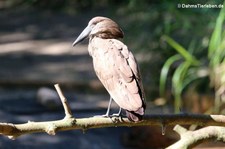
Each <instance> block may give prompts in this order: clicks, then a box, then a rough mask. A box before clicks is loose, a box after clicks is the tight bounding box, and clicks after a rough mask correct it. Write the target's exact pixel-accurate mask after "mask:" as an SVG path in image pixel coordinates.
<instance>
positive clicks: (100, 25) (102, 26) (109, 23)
mask: <svg viewBox="0 0 225 149" xmlns="http://www.w3.org/2000/svg"><path fill="white" fill-rule="evenodd" d="M87 37H90V38H93V37H100V38H104V39H109V38H116V39H118V38H123V31H122V30H121V28H120V27H119V25H118V24H117V23H116V22H114V21H113V20H111V19H109V18H106V17H94V18H92V19H91V20H90V21H89V23H88V25H87V27H86V28H85V29H84V30H83V31H82V33H81V34H80V35H79V36H78V37H77V39H76V40H75V41H74V43H73V46H75V45H77V44H78V43H79V42H81V41H83V40H84V39H85V38H87Z"/></svg>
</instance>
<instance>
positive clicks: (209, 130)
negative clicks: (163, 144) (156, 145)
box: [166, 125, 225, 149]
mask: <svg viewBox="0 0 225 149" xmlns="http://www.w3.org/2000/svg"><path fill="white" fill-rule="evenodd" d="M173 130H174V131H176V132H177V133H178V134H179V135H180V140H179V141H177V142H176V143H174V144H173V145H171V146H169V147H168V148H166V149H189V148H192V147H194V146H196V145H198V144H200V143H202V142H205V141H208V140H211V139H215V140H217V141H223V142H225V127H220V126H208V127H204V128H201V129H199V130H195V131H189V130H187V129H186V128H184V127H182V126H180V125H176V126H175V127H174V129H173Z"/></svg>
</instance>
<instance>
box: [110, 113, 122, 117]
mask: <svg viewBox="0 0 225 149" xmlns="http://www.w3.org/2000/svg"><path fill="white" fill-rule="evenodd" d="M120 116H121V113H115V114H112V115H110V117H120Z"/></svg>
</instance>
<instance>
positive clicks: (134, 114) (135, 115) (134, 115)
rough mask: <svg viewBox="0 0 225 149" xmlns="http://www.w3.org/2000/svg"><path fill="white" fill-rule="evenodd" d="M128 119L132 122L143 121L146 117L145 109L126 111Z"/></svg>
mask: <svg viewBox="0 0 225 149" xmlns="http://www.w3.org/2000/svg"><path fill="white" fill-rule="evenodd" d="M126 115H127V118H128V119H129V120H130V121H133V122H138V121H141V120H142V118H143V115H144V108H143V107H142V108H140V109H138V110H137V111H126Z"/></svg>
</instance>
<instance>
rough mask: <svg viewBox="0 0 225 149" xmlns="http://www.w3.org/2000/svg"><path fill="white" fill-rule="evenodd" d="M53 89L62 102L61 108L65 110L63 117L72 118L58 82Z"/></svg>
mask: <svg viewBox="0 0 225 149" xmlns="http://www.w3.org/2000/svg"><path fill="white" fill-rule="evenodd" d="M54 86H55V89H56V91H57V93H58V95H59V98H60V99H61V102H62V105H63V108H64V111H65V118H72V117H73V114H72V112H71V109H70V106H69V104H68V102H67V99H66V97H65V96H64V94H63V92H62V90H61V88H60V86H59V84H55V85H54Z"/></svg>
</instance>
